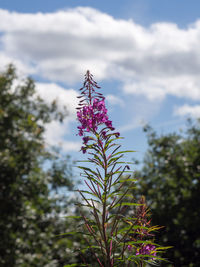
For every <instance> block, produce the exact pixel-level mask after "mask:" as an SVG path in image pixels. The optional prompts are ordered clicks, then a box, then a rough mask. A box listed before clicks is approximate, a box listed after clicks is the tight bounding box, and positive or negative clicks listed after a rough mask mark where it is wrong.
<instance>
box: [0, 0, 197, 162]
mask: <svg viewBox="0 0 200 267" xmlns="http://www.w3.org/2000/svg"><path fill="white" fill-rule="evenodd" d="M199 10H200V1H199V0H191V1H188V0H173V1H172V0H163V1H160V0H135V1H134V0H123V1H121V0H111V1H104V0H102V1H95V0H87V1H84V0H77V1H76V0H67V1H66V0H57V1H55V0H48V1H46V0H43V1H41V0H40V1H39V0H35V1H25V0H17V1H13V0H0V60H1V66H0V69H3V67H4V66H5V65H6V64H8V63H9V62H14V64H15V65H16V66H17V68H18V70H19V73H20V75H22V76H26V75H30V76H32V77H33V78H35V79H36V82H37V90H38V94H41V96H42V97H44V99H45V100H46V101H49V102H50V101H52V99H53V98H55V97H56V98H57V99H58V101H59V103H60V106H61V105H62V104H65V105H67V107H68V110H69V117H68V118H67V119H66V121H65V124H64V125H63V126H61V125H59V124H58V123H56V122H53V123H52V124H51V125H50V126H49V127H48V129H47V135H46V140H47V143H49V144H53V145H61V147H62V148H63V150H64V151H65V152H67V153H69V154H71V155H72V156H73V158H74V159H78V158H80V157H82V156H81V155H80V153H79V152H78V150H79V147H80V140H79V137H77V136H76V120H75V107H76V105H77V101H76V96H77V94H78V89H79V88H80V87H81V84H82V82H83V75H84V73H85V71H86V70H87V69H90V71H91V72H92V73H93V74H94V79H95V80H96V81H97V82H98V83H99V85H100V86H101V87H102V89H101V90H102V92H103V94H104V95H105V96H106V99H107V102H106V103H107V106H108V110H109V114H110V117H111V119H112V120H113V125H114V126H116V128H117V129H118V130H120V132H121V135H122V136H124V137H125V140H124V141H123V145H124V147H125V148H130V149H134V150H137V151H138V152H137V153H135V155H134V157H135V158H137V159H142V158H143V156H144V152H145V150H146V149H147V143H146V137H145V134H144V133H143V131H142V127H143V125H144V124H145V123H149V124H150V125H152V126H153V128H155V129H156V131H158V132H159V133H167V132H172V131H178V130H179V129H180V128H184V125H185V121H186V118H187V117H192V118H197V117H200V78H199V70H200V50H199V47H200V14H199Z"/></svg>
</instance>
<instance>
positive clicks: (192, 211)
mask: <svg viewBox="0 0 200 267" xmlns="http://www.w3.org/2000/svg"><path fill="white" fill-rule="evenodd" d="M145 131H146V132H147V136H148V143H149V149H148V151H147V153H146V156H145V159H144V163H143V167H142V169H141V171H138V172H136V177H138V181H139V195H141V194H143V195H145V196H146V199H147V200H148V203H149V205H150V209H151V212H152V223H153V225H163V226H165V227H164V228H163V230H162V231H160V232H159V233H158V235H157V238H158V240H157V241H158V243H159V244H161V245H171V246H173V248H172V249H169V250H168V251H167V253H166V255H165V256H166V258H168V259H169V260H170V261H172V263H173V264H174V266H181V267H186V266H187V267H199V266H200V217H199V215H200V121H197V122H196V124H194V123H193V122H192V121H189V124H188V127H187V130H186V132H182V133H180V134H176V133H173V134H166V135H162V136H158V135H157V134H156V132H155V131H153V130H152V129H151V128H150V127H149V126H147V127H146V128H145ZM162 266H172V264H166V263H162Z"/></svg>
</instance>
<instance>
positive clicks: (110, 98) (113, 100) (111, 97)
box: [106, 94, 124, 107]
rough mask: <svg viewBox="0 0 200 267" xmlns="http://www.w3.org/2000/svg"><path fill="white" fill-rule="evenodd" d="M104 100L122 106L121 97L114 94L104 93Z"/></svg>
mask: <svg viewBox="0 0 200 267" xmlns="http://www.w3.org/2000/svg"><path fill="white" fill-rule="evenodd" d="M106 100H107V101H108V102H109V103H110V104H111V105H119V106H121V107H123V106H124V101H123V100H122V99H121V98H119V97H117V96H115V95H111V94H110V95H106Z"/></svg>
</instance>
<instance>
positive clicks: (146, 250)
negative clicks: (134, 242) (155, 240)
mask: <svg viewBox="0 0 200 267" xmlns="http://www.w3.org/2000/svg"><path fill="white" fill-rule="evenodd" d="M136 255H152V256H156V247H155V246H154V245H151V244H147V245H143V246H142V247H141V248H140V249H138V250H137V252H136ZM153 259H154V258H152V260H153Z"/></svg>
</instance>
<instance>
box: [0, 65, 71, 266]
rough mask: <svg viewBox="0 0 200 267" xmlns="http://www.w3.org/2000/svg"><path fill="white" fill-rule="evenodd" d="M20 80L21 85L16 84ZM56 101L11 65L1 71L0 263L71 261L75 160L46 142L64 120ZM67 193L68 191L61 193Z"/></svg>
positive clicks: (23, 264)
mask: <svg viewBox="0 0 200 267" xmlns="http://www.w3.org/2000/svg"><path fill="white" fill-rule="evenodd" d="M16 84H17V85H16ZM66 115H67V110H66V109H65V110H64V109H63V111H62V112H61V111H60V109H59V108H58V105H57V103H56V101H53V102H52V103H51V104H50V105H49V104H47V103H46V102H45V101H44V100H42V99H41V98H40V97H39V96H37V94H36V89H35V83H34V81H33V80H32V79H31V78H27V79H25V80H24V81H21V82H20V81H19V78H18V77H17V74H16V70H15V68H14V67H13V66H12V65H10V66H8V68H7V69H6V70H5V71H4V72H2V73H1V74H0V157H1V161H0V170H1V171H0V213H1V216H0V236H1V240H0V255H1V256H0V265H1V266H5V267H8V266H9V267H12V266H20V267H23V266H24V267H25V266H30V267H31V266H35V267H39V266H41V267H44V266H46V267H52V266H64V264H66V263H68V262H70V260H71V257H72V256H71V254H70V252H68V253H67V252H66V249H67V248H70V247H71V242H72V241H71V240H70V238H68V239H65V238H57V237H56V235H57V234H61V233H63V232H65V231H66V228H69V225H68V224H67V222H66V221H65V220H63V218H62V217H61V216H62V215H63V214H65V213H67V211H68V210H69V208H70V206H69V201H70V202H71V200H70V199H69V192H70V190H71V189H72V188H73V182H72V171H71V167H70V166H71V162H70V159H69V157H67V156H62V157H61V155H60V154H59V153H58V152H56V151H53V150H51V149H49V148H48V146H47V145H46V143H45V140H44V132H45V127H46V125H47V124H48V123H50V122H51V121H52V120H59V121H60V122H62V121H63V119H64V118H65V116H66ZM61 189H62V192H63V191H64V192H65V194H57V195H56V194H55V193H56V192H61V191H60V190H61Z"/></svg>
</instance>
